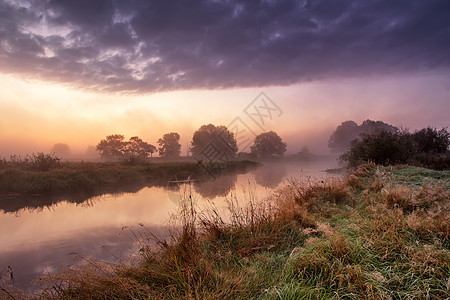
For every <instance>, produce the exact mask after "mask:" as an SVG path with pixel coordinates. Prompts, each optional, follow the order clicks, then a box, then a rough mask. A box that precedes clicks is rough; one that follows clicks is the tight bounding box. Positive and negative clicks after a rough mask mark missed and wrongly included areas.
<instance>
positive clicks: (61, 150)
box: [50, 143, 71, 158]
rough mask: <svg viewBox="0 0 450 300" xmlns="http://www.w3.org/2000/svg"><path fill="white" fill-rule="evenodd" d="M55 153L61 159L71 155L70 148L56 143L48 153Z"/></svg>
mask: <svg viewBox="0 0 450 300" xmlns="http://www.w3.org/2000/svg"><path fill="white" fill-rule="evenodd" d="M50 152H52V153H55V154H56V155H57V156H59V157H61V158H67V157H69V156H70V155H71V152H70V148H69V146H68V145H67V144H62V143H57V144H55V145H53V147H52V150H51V151H50Z"/></svg>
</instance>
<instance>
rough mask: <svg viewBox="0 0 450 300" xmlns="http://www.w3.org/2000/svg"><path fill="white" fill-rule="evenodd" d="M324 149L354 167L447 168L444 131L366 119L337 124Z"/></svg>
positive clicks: (449, 156) (449, 157) (449, 138)
mask: <svg viewBox="0 0 450 300" xmlns="http://www.w3.org/2000/svg"><path fill="white" fill-rule="evenodd" d="M328 146H329V147H330V149H331V150H332V151H333V152H335V153H341V154H342V155H341V156H340V161H342V162H344V163H347V164H348V166H350V167H352V168H355V167H357V166H359V165H361V164H362V163H364V162H369V161H370V162H374V163H376V164H380V165H394V164H410V165H418V166H423V167H427V168H431V169H441V170H442V169H449V168H450V153H449V147H450V133H449V132H448V130H447V128H441V129H436V128H432V127H426V128H422V129H420V130H416V131H414V132H409V131H408V130H406V129H400V128H397V127H395V126H393V125H390V124H387V123H384V122H381V121H377V122H375V121H372V120H366V121H364V122H363V123H362V124H361V125H358V124H356V123H355V122H354V121H345V122H343V123H341V124H340V125H339V126H338V127H337V128H336V130H335V131H334V132H333V133H332V134H331V136H330V139H329V142H328Z"/></svg>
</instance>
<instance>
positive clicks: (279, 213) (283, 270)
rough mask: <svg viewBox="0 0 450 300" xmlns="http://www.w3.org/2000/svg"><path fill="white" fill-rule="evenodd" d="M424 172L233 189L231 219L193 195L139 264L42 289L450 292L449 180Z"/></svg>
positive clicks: (139, 295) (75, 294)
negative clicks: (247, 192)
mask: <svg viewBox="0 0 450 300" xmlns="http://www.w3.org/2000/svg"><path fill="white" fill-rule="evenodd" d="M415 171H421V169H420V170H419V169H414V168H413V169H411V168H409V167H396V168H391V167H377V166H375V165H364V166H362V167H360V168H359V169H358V170H357V171H356V172H355V173H354V174H352V175H349V176H348V177H347V178H345V179H342V180H325V181H319V182H303V181H296V180H292V181H290V182H288V183H287V184H286V185H285V186H284V187H281V188H280V189H278V190H276V191H275V192H274V194H273V195H272V197H271V198H270V199H259V200H258V199H255V198H254V197H249V199H247V200H248V201H247V203H246V205H244V204H242V203H241V202H239V201H237V199H235V198H231V199H229V205H228V207H229V212H228V215H227V217H225V216H223V215H221V214H220V213H219V212H218V211H217V210H214V209H212V210H210V211H209V212H201V211H198V209H197V208H196V206H195V201H192V198H190V197H189V194H187V195H186V197H185V201H184V202H183V204H182V206H181V208H182V209H181V212H180V214H179V216H180V225H181V230H180V231H178V234H176V235H174V236H173V240H172V241H171V242H170V243H164V242H161V243H160V244H161V247H160V248H159V250H157V251H155V250H150V248H149V247H143V248H142V251H141V254H142V257H141V259H140V260H139V261H138V262H135V263H133V264H127V265H124V264H121V265H105V264H102V263H99V262H89V263H86V265H85V266H84V267H81V268H74V269H71V270H68V271H67V272H64V273H60V274H56V275H52V276H49V277H46V278H44V279H42V280H41V283H45V284H44V285H43V286H42V288H43V289H42V291H41V293H40V294H39V297H41V298H43V299H249V298H257V299H332V298H333V299H336V298H338V299H339V298H345V299H415V298H417V299H448V298H449V297H450V244H449V234H450V228H449V224H450V219H449V216H450V207H449V189H448V188H446V187H447V186H448V183H449V181H450V178H449V177H448V176H446V175H445V174H441V175H440V176H434V178H431V177H428V178H426V177H424V176H422V177H421V179H419V177H417V172H415ZM420 181H421V183H420V184H419V182H420ZM409 182H413V183H414V184H409Z"/></svg>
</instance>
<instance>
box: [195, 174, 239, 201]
mask: <svg viewBox="0 0 450 300" xmlns="http://www.w3.org/2000/svg"><path fill="white" fill-rule="evenodd" d="M236 181H237V174H234V175H222V176H219V177H216V178H214V179H211V180H207V181H198V182H195V183H194V188H195V191H196V192H197V193H198V194H199V195H200V196H201V197H203V198H207V199H214V198H216V197H225V196H226V195H228V194H229V193H230V191H231V190H232V189H234V188H235V186H236Z"/></svg>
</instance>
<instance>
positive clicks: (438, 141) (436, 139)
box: [412, 127, 450, 154]
mask: <svg viewBox="0 0 450 300" xmlns="http://www.w3.org/2000/svg"><path fill="white" fill-rule="evenodd" d="M449 138H450V133H449V132H448V131H447V128H442V129H441V130H437V129H435V128H432V127H427V128H423V129H421V130H418V131H416V132H414V133H413V134H412V139H413V141H414V146H415V148H416V151H417V152H421V153H433V154H442V153H445V152H446V151H447V150H448V148H449V146H450V140H449Z"/></svg>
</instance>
